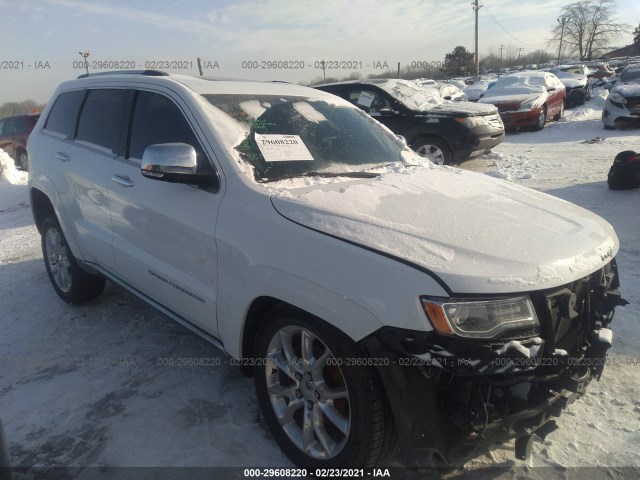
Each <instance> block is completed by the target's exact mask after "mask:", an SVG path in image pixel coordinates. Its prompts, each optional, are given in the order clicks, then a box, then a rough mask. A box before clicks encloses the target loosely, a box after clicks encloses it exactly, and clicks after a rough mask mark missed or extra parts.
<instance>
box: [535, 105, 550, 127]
mask: <svg viewBox="0 0 640 480" xmlns="http://www.w3.org/2000/svg"><path fill="white" fill-rule="evenodd" d="M546 123H547V106H546V105H544V106H543V107H542V109H541V110H540V114H539V115H538V123H536V124H535V125H534V127H533V131H534V132H538V131H540V130H542V129H543V128H544V125H545V124H546Z"/></svg>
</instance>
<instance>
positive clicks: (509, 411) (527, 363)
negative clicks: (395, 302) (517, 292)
mask: <svg viewBox="0 0 640 480" xmlns="http://www.w3.org/2000/svg"><path fill="white" fill-rule="evenodd" d="M531 298H532V301H533V303H534V305H535V306H536V311H537V313H538V317H539V319H540V331H539V332H537V331H530V332H526V331H521V332H518V336H514V335H512V336H511V337H506V338H503V339H492V340H491V341H489V340H480V339H463V338H461V337H455V336H447V337H445V336H442V335H438V334H437V333H436V332H417V331H412V330H403V329H397V328H391V327H384V328H382V329H380V330H378V331H376V332H374V333H373V334H372V335H370V336H368V337H367V338H365V339H363V340H362V342H361V344H362V346H363V347H364V348H365V349H367V351H368V352H369V355H371V357H373V358H380V359H383V360H382V361H379V362H377V365H379V367H378V372H379V375H380V377H381V379H382V381H383V383H384V386H385V390H386V392H387V397H388V400H389V404H390V407H391V409H392V411H393V414H394V418H395V420H396V424H397V426H398V429H399V433H400V437H401V438H402V439H403V441H404V444H403V445H404V447H405V449H406V450H405V454H408V455H409V460H411V459H413V461H414V462H415V463H418V458H419V457H420V456H421V453H422V452H424V453H430V454H433V453H436V454H438V455H439V456H440V457H442V458H443V459H444V461H445V462H447V463H449V464H454V463H456V462H460V461H464V460H465V459H467V458H469V456H471V455H472V454H473V452H474V451H475V450H476V449H477V448H478V447H479V446H482V445H486V444H488V443H491V442H504V441H507V440H509V439H512V438H515V439H516V457H518V458H520V459H525V458H526V457H527V456H528V455H529V452H530V449H531V444H532V439H533V435H534V434H535V435H536V436H538V437H540V438H541V439H543V440H544V438H545V437H546V436H547V435H548V434H549V433H551V432H552V431H553V430H555V428H556V425H555V421H554V419H555V418H556V417H558V416H559V415H560V413H561V412H562V410H564V409H565V408H566V407H567V406H568V405H570V404H571V403H573V402H574V401H575V400H576V399H577V398H579V397H580V396H581V395H582V394H584V393H585V391H586V388H587V385H588V384H589V382H590V381H591V380H592V379H594V378H596V379H599V377H600V375H601V374H602V370H603V368H604V365H605V363H606V358H607V356H606V355H607V350H608V349H609V348H610V347H611V343H612V339H613V334H612V331H611V330H610V329H609V328H608V326H609V324H610V322H611V321H612V319H613V310H614V307H615V306H616V305H623V304H624V303H626V302H625V301H624V300H622V299H621V298H620V294H619V292H618V282H617V269H616V266H615V261H612V262H611V263H610V264H609V265H607V266H605V267H604V268H602V269H601V270H599V271H597V272H594V273H593V274H592V275H590V276H588V277H585V278H583V279H580V280H578V281H576V282H573V283H571V284H569V285H566V286H563V287H561V288H558V289H554V290H551V291H544V292H536V293H532V294H531Z"/></svg>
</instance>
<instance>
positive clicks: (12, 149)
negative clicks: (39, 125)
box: [0, 113, 40, 172]
mask: <svg viewBox="0 0 640 480" xmlns="http://www.w3.org/2000/svg"><path fill="white" fill-rule="evenodd" d="M38 118H40V114H39V113H31V114H26V115H15V116H13V117H6V118H3V119H0V148H2V149H3V150H4V151H5V152H7V153H8V154H9V156H10V157H11V158H13V160H14V162H15V163H16V167H18V168H21V169H22V170H24V171H25V172H26V171H27V170H28V168H29V158H28V157H27V138H29V134H30V133H31V130H33V127H35V126H36V122H37V121H38Z"/></svg>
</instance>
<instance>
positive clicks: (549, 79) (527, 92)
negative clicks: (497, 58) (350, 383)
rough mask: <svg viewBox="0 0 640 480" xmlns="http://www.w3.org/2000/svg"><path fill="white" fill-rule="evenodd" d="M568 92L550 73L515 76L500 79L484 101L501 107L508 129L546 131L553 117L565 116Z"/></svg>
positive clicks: (487, 92) (481, 100) (521, 73)
mask: <svg viewBox="0 0 640 480" xmlns="http://www.w3.org/2000/svg"><path fill="white" fill-rule="evenodd" d="M566 96H567V93H566V90H565V88H564V85H563V84H562V82H561V81H560V80H558V77H556V76H555V75H554V74H552V73H549V72H519V73H512V74H511V75H507V76H505V77H502V78H501V79H500V80H498V81H497V82H496V83H495V84H493V86H491V88H489V89H488V90H487V91H486V92H485V93H484V95H482V97H481V98H480V100H479V102H481V103H491V104H493V105H495V106H496V107H498V111H499V112H500V116H501V117H502V122H503V123H504V127H505V129H509V128H510V129H519V128H527V127H529V128H531V129H533V130H542V129H543V128H544V125H545V123H547V120H548V119H550V118H553V119H554V120H560V118H562V116H563V115H564V105H565V99H566Z"/></svg>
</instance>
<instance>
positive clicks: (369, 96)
mask: <svg viewBox="0 0 640 480" xmlns="http://www.w3.org/2000/svg"><path fill="white" fill-rule="evenodd" d="M374 98H375V95H374V94H373V93H371V92H361V93H360V96H359V97H358V105H362V106H363V107H367V108H369V107H370V106H371V104H372V103H373V99H374Z"/></svg>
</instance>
